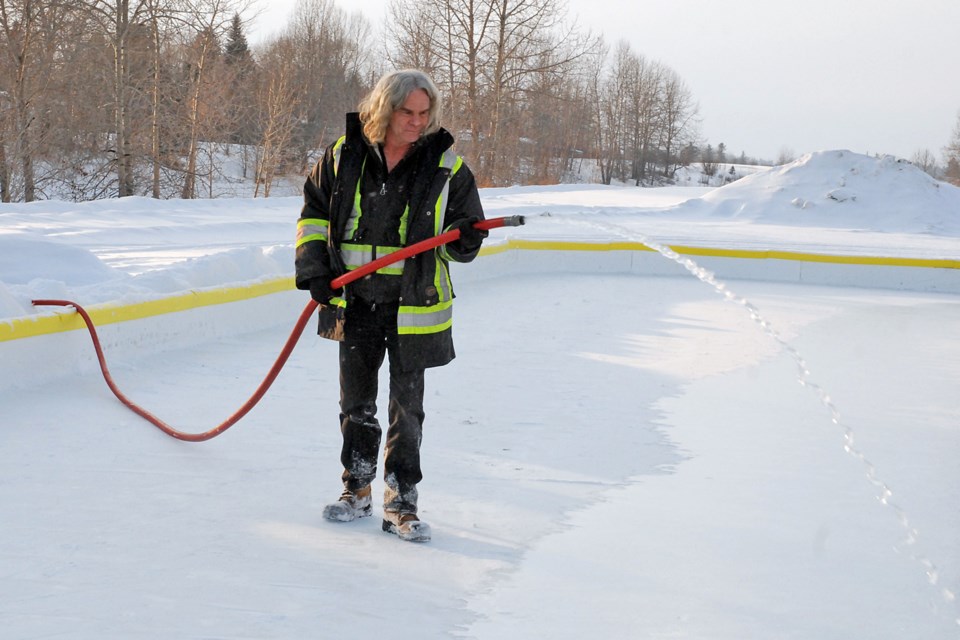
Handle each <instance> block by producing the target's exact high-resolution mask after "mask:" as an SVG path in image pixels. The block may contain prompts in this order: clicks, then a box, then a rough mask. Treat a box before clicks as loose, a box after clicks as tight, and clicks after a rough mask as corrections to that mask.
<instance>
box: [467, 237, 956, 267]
mask: <svg viewBox="0 0 960 640" xmlns="http://www.w3.org/2000/svg"><path fill="white" fill-rule="evenodd" d="M669 248H670V249H672V250H673V251H676V252H677V253H679V254H680V255H686V256H708V257H716V258H747V259H753V260H792V261H795V262H827V263H833V264H859V265H884V266H890V267H925V268H928V269H960V260H950V259H946V258H892V257H881V256H837V255H830V254H825V253H802V252H798V251H779V250H749V249H713V248H710V247H687V246H682V245H670V246H669ZM510 250H528V251H654V249H652V248H650V247H648V246H647V245H645V244H643V243H642V242H626V241H624V242H575V241H568V240H520V239H512V240H508V241H507V242H505V243H503V244H499V245H494V246H489V247H484V248H483V249H481V251H480V255H494V254H497V253H503V252H504V251H510Z"/></svg>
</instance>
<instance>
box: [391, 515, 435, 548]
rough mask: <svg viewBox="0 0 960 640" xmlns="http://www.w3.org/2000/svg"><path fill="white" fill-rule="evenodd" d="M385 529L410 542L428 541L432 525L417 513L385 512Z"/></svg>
mask: <svg viewBox="0 0 960 640" xmlns="http://www.w3.org/2000/svg"><path fill="white" fill-rule="evenodd" d="M383 530H384V531H386V532H387V533H393V534H396V536H397V537H398V538H400V539H401V540H406V541H408V542H427V541H429V540H430V525H428V524H427V523H426V522H423V521H422V520H420V518H418V517H417V514H415V513H398V512H396V511H384V512H383Z"/></svg>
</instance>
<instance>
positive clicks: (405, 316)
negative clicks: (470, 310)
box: [397, 300, 453, 335]
mask: <svg viewBox="0 0 960 640" xmlns="http://www.w3.org/2000/svg"><path fill="white" fill-rule="evenodd" d="M452 324H453V300H447V301H446V302H440V303H438V304H435V305H433V306H431V307H410V306H401V307H400V312H399V313H398V314H397V333H399V334H401V335H413V334H417V335H423V334H428V333H440V332H441V331H446V330H447V329H449V328H450V326H451V325H452Z"/></svg>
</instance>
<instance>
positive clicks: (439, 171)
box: [295, 113, 483, 370]
mask: <svg viewBox="0 0 960 640" xmlns="http://www.w3.org/2000/svg"><path fill="white" fill-rule="evenodd" d="M452 144H453V137H452V136H451V135H450V134H449V133H448V132H447V131H445V130H443V129H441V130H440V131H438V132H436V133H433V134H430V135H428V136H424V137H423V138H422V139H421V140H420V141H418V142H417V143H416V144H415V145H414V147H413V148H412V149H411V151H410V152H409V153H408V154H407V156H406V157H405V158H404V159H403V160H401V161H400V163H398V165H397V166H396V167H394V169H393V171H392V172H390V174H389V175H388V174H387V172H386V168H385V167H384V166H383V161H382V159H381V155H380V153H379V151H378V150H377V149H376V147H374V146H372V145H371V144H370V143H369V141H368V140H367V139H366V137H365V136H364V135H363V131H362V127H361V123H360V119H359V114H356V113H350V114H347V126H346V136H345V139H344V141H343V143H342V145H341V146H340V149H339V162H338V163H337V167H336V168H335V167H334V148H335V146H336V145H331V146H330V147H328V148H327V150H326V152H325V153H324V156H323V158H322V159H321V160H320V161H319V162H318V163H317V164H316V166H315V167H314V169H313V171H312V172H311V173H310V175H309V177H308V178H307V180H306V182H305V184H304V189H303V194H304V204H303V209H302V210H301V214H300V219H301V222H303V221H305V220H315V221H316V220H319V221H325V222H326V223H327V224H328V231H327V234H326V238H323V239H320V240H314V241H310V242H303V243H302V244H301V243H298V246H297V250H296V260H295V265H296V284H297V288H299V289H309V287H310V281H311V280H312V279H313V278H324V279H326V280H328V281H329V280H332V279H333V278H335V277H337V276H339V275H342V274H343V273H345V272H346V267H345V266H344V261H343V259H342V256H341V251H340V245H341V244H342V238H343V236H344V231H345V227H346V224H347V222H348V220H349V219H350V216H351V212H352V210H353V204H354V195H355V193H356V190H357V182H358V180H360V179H362V180H363V183H362V184H361V190H360V191H361V194H362V199H361V208H362V210H363V215H362V216H361V227H360V229H359V230H358V234H357V235H360V234H362V235H363V236H364V237H363V239H362V240H363V242H366V243H371V242H372V243H374V244H376V243H385V244H386V245H394V246H398V243H399V234H398V227H399V220H400V216H401V214H402V213H403V210H404V208H405V207H406V206H407V205H408V204H409V207H410V213H409V217H408V220H407V230H406V242H405V245H411V244H414V243H416V242H419V241H421V240H425V239H427V238H430V237H433V236H435V235H438V234H439V233H442V232H443V231H445V230H447V229H449V228H450V226H451V225H452V224H453V223H455V222H456V221H457V220H460V219H463V218H467V217H470V216H478V217H480V218H482V217H483V209H482V206H481V204H480V196H479V193H478V192H477V187H476V182H475V180H474V177H473V174H472V173H471V172H470V170H469V168H468V167H467V166H466V165H465V164H460V163H458V165H459V166H458V168H457V170H456V171H455V172H454V171H452V170H451V169H450V168H447V167H442V166H441V157H442V156H443V154H444V152H445V151H447V150H448V149H449V148H450V147H451V146H452ZM448 181H449V193H448V198H447V206H446V210H445V211H444V212H441V213H442V215H443V220H440V221H437V220H436V219H435V218H436V215H435V213H434V208H435V206H436V204H437V202H438V199H439V198H440V194H441V192H442V191H443V189H444V186H445V185H446V183H447V182H448ZM378 187H379V188H378ZM356 239H357V238H356V236H355V237H354V240H356ZM478 252H479V248H474V249H473V250H472V251H469V252H466V251H463V249H462V248H461V247H460V246H459V243H457V242H453V243H450V244H448V245H446V246H445V247H439V248H437V249H433V250H429V251H426V252H424V253H421V254H418V255H416V256H414V257H412V258H408V259H407V260H406V262H405V264H404V267H403V274H402V276H400V277H399V288H398V289H399V290H398V291H396V292H394V293H393V294H392V295H396V294H397V293H399V302H400V312H401V313H400V315H401V316H403V315H404V312H405V311H414V310H416V311H420V312H423V311H430V310H432V309H443V310H444V312H447V311H448V307H450V306H451V305H452V298H453V297H454V296H453V290H452V286H446V287H445V286H440V288H439V289H438V287H437V286H436V285H437V283H438V282H441V283H447V284H449V270H448V265H447V260H448V259H451V260H455V261H457V262H470V261H471V260H473V259H474V258H475V257H476V256H477V254H478ZM377 278H382V277H381V276H373V277H372V278H367V279H364V280H361V281H358V282H356V283H351V284H349V285H347V287H346V288H345V289H346V290H345V293H344V298H345V299H346V304H349V303H350V301H351V299H355V298H356V296H357V295H361V296H363V297H364V298H367V299H368V300H370V299H371V296H372V297H373V298H377V297H382V296H384V295H386V296H389V295H391V288H393V289H396V288H397V287H396V276H394V277H392V278H389V277H387V278H385V279H383V280H381V281H380V283H379V284H377ZM391 283H392V284H391ZM372 301H376V302H380V301H382V300H376V299H374V300H372ZM418 317H427V316H423V315H421V316H418ZM319 318H320V331H319V332H320V335H322V336H325V337H330V338H334V339H342V331H343V319H344V314H343V307H342V306H334V305H320V310H319ZM401 324H402V323H401ZM399 334H400V335H399V338H400V353H399V356H400V363H399V364H400V365H401V366H402V367H403V368H404V369H408V370H409V369H420V368H426V367H435V366H441V365H444V364H446V363H448V362H449V361H450V360H452V359H453V358H454V357H455V353H454V349H453V339H452V334H451V328H450V323H449V322H448V323H447V324H446V326H443V327H440V328H434V329H430V330H417V331H414V330H408V331H405V330H403V329H402V328H401V329H400V331H399Z"/></svg>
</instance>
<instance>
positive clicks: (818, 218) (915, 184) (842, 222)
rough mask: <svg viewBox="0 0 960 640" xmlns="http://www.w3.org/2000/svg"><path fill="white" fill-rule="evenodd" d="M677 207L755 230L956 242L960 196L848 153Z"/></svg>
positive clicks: (903, 169) (907, 167) (905, 170)
mask: <svg viewBox="0 0 960 640" xmlns="http://www.w3.org/2000/svg"><path fill="white" fill-rule="evenodd" d="M684 206H685V207H686V209H692V210H700V211H701V212H703V213H707V214H709V215H711V216H715V217H727V218H738V219H748V220H750V221H753V222H756V223H759V224H768V223H773V224H786V225H791V224H792V225H798V226H817V227H840V228H847V229H866V230H871V231H882V232H900V233H925V234H938V235H949V236H957V235H960V188H957V187H954V186H953V185H950V184H947V183H945V182H939V181H937V180H934V179H933V178H932V177H930V176H929V175H927V174H926V173H924V172H923V171H921V170H920V169H918V168H917V167H915V166H914V165H912V164H910V163H909V162H907V161H905V160H900V159H897V158H894V157H893V156H883V157H880V158H874V157H871V156H866V155H862V154H857V153H851V152H850V151H818V152H816V153H810V154H807V155H805V156H803V157H802V158H800V159H799V160H796V161H795V162H791V163H790V164H787V165H783V166H780V167H772V168H770V169H768V170H766V171H761V172H759V173H756V174H753V175H751V176H747V177H745V178H743V179H742V180H739V181H737V182H734V183H732V184H729V185H727V186H724V187H721V188H719V189H716V190H714V191H712V192H710V193H708V194H706V195H705V196H703V197H702V198H701V199H700V202H696V201H694V202H691V203H689V204H687V205H684ZM683 208H684V207H681V209H683Z"/></svg>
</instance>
